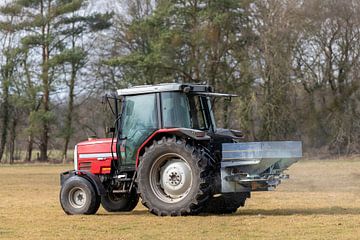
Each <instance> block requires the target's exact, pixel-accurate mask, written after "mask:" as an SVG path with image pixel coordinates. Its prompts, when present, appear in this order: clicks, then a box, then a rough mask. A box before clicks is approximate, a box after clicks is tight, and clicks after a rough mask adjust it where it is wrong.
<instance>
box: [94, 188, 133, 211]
mask: <svg viewBox="0 0 360 240" xmlns="http://www.w3.org/2000/svg"><path fill="white" fill-rule="evenodd" d="M138 202H139V195H138V194H137V192H136V189H135V188H133V189H132V190H131V193H127V194H124V193H113V192H108V193H106V194H105V195H103V196H101V205H102V206H103V208H105V210H106V211H108V212H130V211H132V210H133V209H134V208H135V207H136V205H137V204H138Z"/></svg>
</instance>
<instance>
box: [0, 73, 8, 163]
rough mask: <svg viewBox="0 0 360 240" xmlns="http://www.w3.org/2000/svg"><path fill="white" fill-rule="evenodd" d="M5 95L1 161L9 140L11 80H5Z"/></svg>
mask: <svg viewBox="0 0 360 240" xmlns="http://www.w3.org/2000/svg"><path fill="white" fill-rule="evenodd" d="M3 95H4V102H3V104H2V107H1V112H2V115H3V119H2V124H1V126H2V128H1V139H0V162H1V159H2V157H3V154H4V151H5V146H6V140H7V134H8V125H9V120H10V116H9V115H10V111H9V109H10V106H9V81H8V80H5V81H4V82H3Z"/></svg>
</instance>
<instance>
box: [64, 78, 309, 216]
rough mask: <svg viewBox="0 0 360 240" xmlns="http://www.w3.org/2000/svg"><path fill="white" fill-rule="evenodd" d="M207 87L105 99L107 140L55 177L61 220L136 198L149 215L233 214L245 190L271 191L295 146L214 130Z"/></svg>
mask: <svg viewBox="0 0 360 240" xmlns="http://www.w3.org/2000/svg"><path fill="white" fill-rule="evenodd" d="M217 97H226V98H231V97H234V95H231V94H220V93H214V92H213V91H212V88H211V87H210V86H207V85H192V84H176V83H173V84H161V85H152V86H138V87H132V88H128V89H121V90H118V92H117V95H116V96H112V97H109V96H106V97H105V100H106V102H108V103H109V106H110V109H111V111H112V112H113V114H114V119H115V120H114V127H112V128H109V132H110V133H112V135H113V137H112V138H105V139H89V140H88V141H85V142H81V143H78V144H77V145H76V146H75V150H74V168H75V169H74V170H71V171H67V172H64V173H62V174H61V192H60V202H61V206H62V208H63V210H64V211H65V212H66V213H67V214H95V213H96V212H97V210H98V208H99V206H100V204H101V205H102V206H103V207H104V208H105V209H106V210H107V211H110V212H117V211H131V210H133V209H134V208H135V207H136V205H137V203H138V201H139V197H140V198H141V199H142V204H143V205H144V206H145V207H147V208H148V209H149V211H150V212H151V213H154V214H156V215H159V216H177V215H189V214H198V213H201V212H206V213H233V212H235V211H236V210H237V209H238V208H239V207H240V206H244V203H245V200H246V199H247V198H249V197H250V193H251V192H252V191H268V190H272V189H274V188H275V187H276V186H277V185H278V184H279V183H280V181H281V179H283V178H286V177H287V175H284V174H283V171H284V170H285V169H287V167H289V166H290V165H291V164H293V163H294V162H296V161H297V160H298V159H299V158H300V157H301V156H302V147H301V142H297V141H283V142H244V140H243V136H242V133H241V132H240V131H236V130H230V129H221V128H217V127H216V124H215V118H214V114H213V111H212V101H211V100H212V99H213V98H217Z"/></svg>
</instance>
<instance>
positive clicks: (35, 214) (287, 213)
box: [0, 159, 360, 239]
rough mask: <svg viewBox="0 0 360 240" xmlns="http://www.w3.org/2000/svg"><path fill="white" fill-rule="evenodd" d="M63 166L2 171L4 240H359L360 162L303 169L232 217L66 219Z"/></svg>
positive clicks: (0, 234) (138, 214)
mask: <svg viewBox="0 0 360 240" xmlns="http://www.w3.org/2000/svg"><path fill="white" fill-rule="evenodd" d="M70 168H71V166H70V165H69V166H64V165H42V166H39V165H29V166H22V165H16V166H0V186H1V187H0V239H359V238H360V237H359V236H360V159H353V160H342V161H325V160H322V161H302V162H299V163H297V164H295V165H293V167H291V169H290V170H289V171H288V173H289V174H290V175H291V178H290V179H289V180H286V181H285V182H283V183H282V184H281V185H280V186H279V187H278V189H277V190H276V191H274V192H258V193H253V195H252V198H251V199H249V200H248V201H247V203H246V207H245V208H241V209H239V210H238V211H237V213H236V214H233V215H200V216H189V217H156V216H154V215H151V214H149V213H148V212H147V210H146V209H145V208H144V207H143V206H142V205H141V204H139V205H138V206H137V208H136V209H135V210H134V211H133V212H130V213H115V214H109V213H107V212H106V211H105V210H104V209H102V208H100V210H99V212H98V214H97V215H94V216H67V215H65V214H64V212H63V211H62V209H61V207H60V205H59V200H58V195H59V189H60V186H59V173H60V172H61V171H64V170H67V169H70Z"/></svg>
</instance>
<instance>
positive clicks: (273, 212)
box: [96, 207, 360, 217]
mask: <svg viewBox="0 0 360 240" xmlns="http://www.w3.org/2000/svg"><path fill="white" fill-rule="evenodd" d="M96 215H99V216H119V215H120V216H121V215H123V216H132V215H143V216H146V215H148V216H154V215H153V214H151V213H149V212H148V210H145V209H144V210H135V211H131V212H114V213H100V214H99V213H98V214H96ZM291 215H302V216H308V215H360V208H343V207H331V208H282V209H242V208H241V209H239V210H238V211H237V212H236V213H233V214H225V215H224V214H207V213H201V214H200V215H199V216H201V217H206V216H220V217H225V216H226V217H231V216H291Z"/></svg>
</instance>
